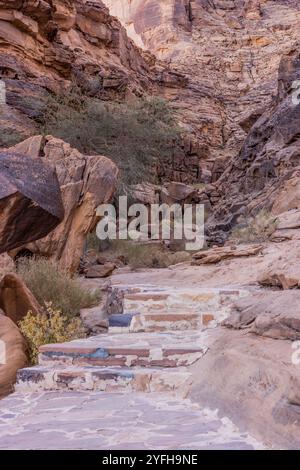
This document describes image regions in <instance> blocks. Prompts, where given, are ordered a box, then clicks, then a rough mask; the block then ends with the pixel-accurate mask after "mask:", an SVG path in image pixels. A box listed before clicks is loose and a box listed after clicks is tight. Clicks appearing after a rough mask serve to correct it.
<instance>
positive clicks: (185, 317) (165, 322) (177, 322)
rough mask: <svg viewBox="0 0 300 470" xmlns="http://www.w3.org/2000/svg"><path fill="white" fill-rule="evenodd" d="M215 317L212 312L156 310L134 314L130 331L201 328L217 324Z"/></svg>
mask: <svg viewBox="0 0 300 470" xmlns="http://www.w3.org/2000/svg"><path fill="white" fill-rule="evenodd" d="M214 320H215V317H214V315H213V314H212V313H203V314H198V313H193V312H187V313H180V312H170V311H167V312H161V313H160V312H157V313H156V312H155V313H143V314H140V315H134V316H133V317H132V319H131V322H130V326H129V331H130V332H132V333H137V332H155V331H158V332H159V331H179V330H180V331H184V330H201V329H202V328H203V327H206V326H208V325H215V322H214Z"/></svg>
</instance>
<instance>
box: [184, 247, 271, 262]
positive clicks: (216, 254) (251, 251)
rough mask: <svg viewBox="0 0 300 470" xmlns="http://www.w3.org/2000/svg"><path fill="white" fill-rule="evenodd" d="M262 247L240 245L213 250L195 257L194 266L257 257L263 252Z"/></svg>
mask: <svg viewBox="0 0 300 470" xmlns="http://www.w3.org/2000/svg"><path fill="white" fill-rule="evenodd" d="M262 249H263V246H262V245H239V246H233V247H232V246H224V247H216V248H211V249H209V250H203V251H199V252H198V253H195V254H194V255H193V258H194V260H193V263H192V264H193V265H201V264H214V263H219V262H220V261H223V260H225V259H231V258H240V257H245V256H256V255H258V254H259V253H261V252H262Z"/></svg>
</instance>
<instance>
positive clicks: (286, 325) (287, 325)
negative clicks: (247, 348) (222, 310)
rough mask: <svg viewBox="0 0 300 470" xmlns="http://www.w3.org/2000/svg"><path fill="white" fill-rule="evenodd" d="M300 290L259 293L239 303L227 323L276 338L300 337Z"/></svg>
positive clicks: (233, 326) (294, 338)
mask: <svg viewBox="0 0 300 470" xmlns="http://www.w3.org/2000/svg"><path fill="white" fill-rule="evenodd" d="M299 300H300V292H299V291H298V290H292V291H291V290H290V291H284V292H281V291H277V292H272V291H271V292H258V293H256V294H253V295H251V297H245V298H243V299H240V300H238V301H236V302H235V305H234V307H233V309H232V313H231V315H230V316H229V318H227V319H226V320H225V321H224V322H223V325H224V326H226V327H228V328H234V329H242V328H249V329H250V331H251V332H252V333H255V334H257V335H259V336H266V337H268V338H273V339H286V340H292V341H295V340H298V339H300V310H299V305H300V304H299Z"/></svg>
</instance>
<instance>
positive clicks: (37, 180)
mask: <svg viewBox="0 0 300 470" xmlns="http://www.w3.org/2000/svg"><path fill="white" fill-rule="evenodd" d="M63 217H64V209H63V205H62V200H61V194H60V188H59V184H58V180H57V175H56V172H55V169H54V168H53V166H51V165H50V164H49V163H48V162H45V161H44V160H42V159H39V158H32V157H31V156H30V155H28V156H25V155H24V154H21V153H19V154H17V153H15V152H0V227H1V228H0V253H4V252H6V251H8V250H11V249H12V248H16V247H18V246H21V245H23V244H24V243H29V242H32V241H33V240H37V239H39V238H43V237H44V236H45V235H47V234H48V233H49V232H51V230H53V229H54V228H55V227H56V226H57V225H58V224H59V223H60V222H61V221H62V219H63Z"/></svg>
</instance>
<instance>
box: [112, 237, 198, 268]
mask: <svg viewBox="0 0 300 470" xmlns="http://www.w3.org/2000/svg"><path fill="white" fill-rule="evenodd" d="M105 255H107V256H108V257H109V256H111V257H112V258H113V257H122V258H123V259H124V260H125V261H126V263H127V264H128V265H129V266H130V267H131V268H133V269H139V268H167V267H169V266H171V265H173V264H177V263H181V262H184V261H188V260H189V259H190V254H189V253H187V252H177V253H172V252H170V251H169V250H168V249H167V248H165V247H163V246H162V245H159V244H153V245H151V244H139V243H136V242H132V241H127V240H113V241H111V247H110V250H109V251H108V252H107V253H105Z"/></svg>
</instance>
